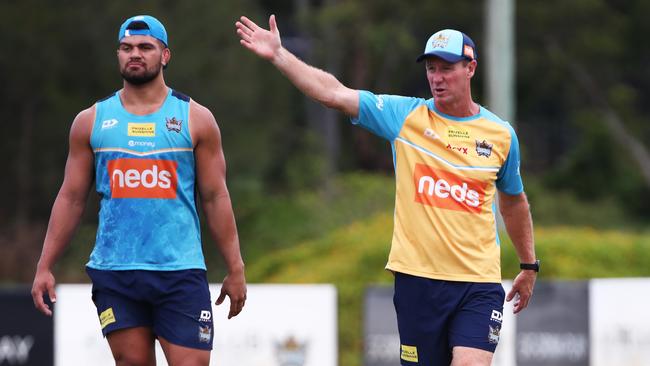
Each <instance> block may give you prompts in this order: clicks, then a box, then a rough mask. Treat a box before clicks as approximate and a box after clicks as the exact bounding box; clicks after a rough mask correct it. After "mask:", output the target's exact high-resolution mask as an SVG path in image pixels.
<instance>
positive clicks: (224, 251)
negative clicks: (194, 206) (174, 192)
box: [190, 101, 246, 319]
mask: <svg viewBox="0 0 650 366" xmlns="http://www.w3.org/2000/svg"><path fill="white" fill-rule="evenodd" d="M190 117H191V121H190V124H191V133H192V139H193V141H194V159H195V160H196V177H197V185H198V190H199V195H200V202H201V207H202V208H203V212H204V213H205V217H206V221H207V224H208V228H209V230H210V234H211V236H212V238H213V239H214V241H215V242H216V244H217V246H218V248H219V251H220V253H221V256H222V257H223V259H224V262H225V264H226V267H227V270H228V274H227V275H226V277H225V278H224V280H223V284H222V287H221V293H220V294H219V298H218V299H217V301H216V304H217V305H220V304H221V303H222V302H223V301H224V299H225V297H226V296H228V297H230V312H229V313H228V319H230V318H232V317H234V316H236V315H237V314H239V313H240V312H241V310H242V308H243V307H244V303H245V302H246V277H245V275H244V261H243V259H242V256H241V252H240V248H239V236H238V235H237V225H236V224H235V215H234V213H233V210H232V204H231V201H230V194H229V193H228V187H227V186H226V161H225V158H224V155H223V149H222V147H221V134H220V132H219V127H218V126H217V121H216V120H215V119H214V116H213V115H212V113H211V112H210V111H209V110H208V109H207V108H205V107H203V106H202V105H200V104H198V103H196V102H194V101H192V102H191V104H190Z"/></svg>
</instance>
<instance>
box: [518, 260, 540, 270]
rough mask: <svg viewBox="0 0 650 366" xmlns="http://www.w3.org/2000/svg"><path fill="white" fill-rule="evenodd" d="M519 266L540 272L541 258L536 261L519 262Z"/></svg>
mask: <svg viewBox="0 0 650 366" xmlns="http://www.w3.org/2000/svg"><path fill="white" fill-rule="evenodd" d="M519 268H520V269H529V270H531V271H535V272H539V259H538V260H536V261H535V263H519Z"/></svg>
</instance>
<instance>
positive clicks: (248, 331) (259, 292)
mask: <svg viewBox="0 0 650 366" xmlns="http://www.w3.org/2000/svg"><path fill="white" fill-rule="evenodd" d="M90 289H91V286H90V285H60V286H58V287H57V300H58V301H57V304H56V308H55V312H54V314H55V315H54V329H55V335H54V339H55V361H56V365H57V366H86V365H93V366H113V365H115V362H114V361H113V357H112V356H111V352H110V349H109V347H108V343H107V342H106V340H104V339H103V337H102V335H101V330H100V326H99V320H98V317H97V313H96V309H95V305H94V304H93V303H92V300H91V299H90ZM219 291H220V285H210V292H211V294H212V301H213V303H214V300H215V299H216V297H217V296H218V295H219ZM336 301H337V300H336V289H335V287H334V286H332V285H248V300H247V301H246V306H245V308H244V311H243V312H242V313H241V314H240V315H238V316H237V317H235V318H232V319H230V320H228V319H227V315H228V309H229V303H228V300H226V301H225V302H224V304H222V305H221V306H219V307H215V306H213V314H214V316H213V320H214V332H215V336H214V349H213V351H212V359H211V362H210V365H219V366H227V365H241V366H336V365H337V358H338V348H337V340H338V336H337V311H336V309H337V304H336ZM156 348H157V349H156V359H157V360H158V363H157V364H158V365H167V363H166V362H165V358H164V355H163V353H162V350H161V349H160V345H159V344H158V343H156Z"/></svg>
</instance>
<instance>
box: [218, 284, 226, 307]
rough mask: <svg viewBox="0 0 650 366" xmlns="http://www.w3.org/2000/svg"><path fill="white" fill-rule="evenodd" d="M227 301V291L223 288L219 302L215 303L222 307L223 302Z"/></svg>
mask: <svg viewBox="0 0 650 366" xmlns="http://www.w3.org/2000/svg"><path fill="white" fill-rule="evenodd" d="M225 299H226V289H224V288H223V287H222V288H221V293H220V294H219V297H218V298H217V301H215V304H217V305H221V303H223V300H225Z"/></svg>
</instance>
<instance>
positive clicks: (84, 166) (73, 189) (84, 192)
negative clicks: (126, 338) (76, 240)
mask: <svg viewBox="0 0 650 366" xmlns="http://www.w3.org/2000/svg"><path fill="white" fill-rule="evenodd" d="M94 113H95V110H94V107H91V108H89V109H86V110H84V111H82V112H81V113H79V114H78V115H77V117H76V118H75V120H74V122H73V123H72V127H71V128H70V149H69V152H68V160H67V162H66V165H65V175H64V178H63V184H62V185H61V189H60V190H59V193H58V195H57V196H56V200H55V201H54V205H53V206H52V213H51V215H50V222H49V224H48V226H47V233H46V234H45V240H44V242H43V250H42V252H41V258H40V259H39V261H38V264H37V266H36V274H35V275H34V283H33V285H32V299H33V300H34V305H35V306H36V308H37V309H38V310H39V311H41V312H42V313H44V314H46V315H50V316H51V315H52V310H51V309H50V308H49V306H48V305H46V304H45V303H44V302H43V295H44V294H45V293H47V294H48V296H49V298H50V301H52V302H56V293H55V291H54V285H55V280H54V275H53V274H52V267H53V266H54V263H55V262H56V260H57V259H58V258H59V256H60V255H61V253H63V250H64V249H65V248H66V247H67V246H68V244H69V243H70V240H71V239H72V235H73V234H74V231H75V229H76V228H77V226H78V225H79V222H80V221H81V215H82V213H83V210H84V208H85V207H86V200H87V199H88V192H89V191H90V185H91V183H92V181H93V171H94V168H93V162H94V156H93V152H92V149H91V147H90V133H91V131H92V125H93V119H94Z"/></svg>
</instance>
